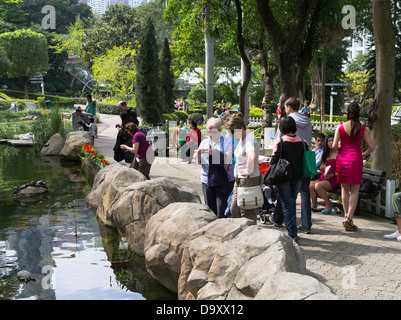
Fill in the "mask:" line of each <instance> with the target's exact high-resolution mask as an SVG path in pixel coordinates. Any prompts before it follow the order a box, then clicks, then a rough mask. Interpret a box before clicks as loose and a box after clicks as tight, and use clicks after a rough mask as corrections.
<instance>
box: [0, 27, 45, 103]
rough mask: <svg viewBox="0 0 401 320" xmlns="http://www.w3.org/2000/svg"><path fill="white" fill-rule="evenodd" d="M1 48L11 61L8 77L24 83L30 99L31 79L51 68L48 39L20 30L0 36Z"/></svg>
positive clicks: (27, 30) (29, 31)
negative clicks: (29, 86) (29, 85)
mask: <svg viewBox="0 0 401 320" xmlns="http://www.w3.org/2000/svg"><path fill="white" fill-rule="evenodd" d="M0 47H1V48H2V49H3V50H4V52H5V53H6V55H7V58H8V60H9V61H10V68H9V69H8V72H7V73H8V75H9V76H10V77H15V78H19V79H21V80H22V81H23V82H24V84H25V88H26V90H25V98H28V97H27V95H28V92H27V83H28V81H29V78H31V77H33V76H35V75H37V74H38V73H41V72H45V71H46V70H47V69H48V68H49V65H48V55H47V41H46V38H45V37H44V36H43V35H41V34H39V33H36V32H33V31H31V30H29V29H20V30H16V31H14V32H5V33H3V34H0ZM32 52H35V54H32Z"/></svg>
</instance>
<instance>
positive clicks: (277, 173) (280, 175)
mask: <svg viewBox="0 0 401 320" xmlns="http://www.w3.org/2000/svg"><path fill="white" fill-rule="evenodd" d="M282 154H283V138H280V158H279V159H278V161H277V162H276V163H275V164H271V165H270V167H269V169H267V171H266V174H265V178H264V181H263V182H264V184H265V185H267V186H272V185H278V184H282V183H285V182H288V181H290V180H291V179H292V176H291V174H290V166H291V165H290V162H289V161H288V160H287V159H282Z"/></svg>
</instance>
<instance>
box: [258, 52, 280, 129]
mask: <svg viewBox="0 0 401 320" xmlns="http://www.w3.org/2000/svg"><path fill="white" fill-rule="evenodd" d="M259 60H260V73H261V75H262V81H263V87H264V89H265V94H264V96H263V102H262V110H263V120H262V132H263V129H264V128H266V127H272V126H273V112H275V111H276V110H275V104H274V103H272V100H273V96H274V84H273V80H274V78H275V77H276V75H277V73H278V69H277V68H275V69H274V70H272V71H270V72H269V67H268V66H269V62H268V61H269V60H268V55H267V51H266V48H264V47H263V45H261V46H260V49H259Z"/></svg>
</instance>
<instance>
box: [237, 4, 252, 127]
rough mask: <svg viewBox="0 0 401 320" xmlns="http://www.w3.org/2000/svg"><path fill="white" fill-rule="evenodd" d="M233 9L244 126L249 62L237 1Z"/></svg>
mask: <svg viewBox="0 0 401 320" xmlns="http://www.w3.org/2000/svg"><path fill="white" fill-rule="evenodd" d="M235 7H236V9H237V46H238V50H239V53H240V55H241V73H242V84H241V87H240V95H239V108H240V112H241V113H242V114H243V115H244V121H245V124H247V123H248V116H249V101H247V100H248V86H249V82H250V81H251V71H252V69H251V62H250V61H249V57H248V50H247V49H246V48H245V43H244V38H243V37H242V7H241V3H240V1H239V0H235Z"/></svg>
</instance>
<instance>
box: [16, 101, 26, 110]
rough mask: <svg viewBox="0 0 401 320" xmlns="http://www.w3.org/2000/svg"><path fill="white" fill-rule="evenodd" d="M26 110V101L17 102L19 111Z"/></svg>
mask: <svg viewBox="0 0 401 320" xmlns="http://www.w3.org/2000/svg"><path fill="white" fill-rule="evenodd" d="M25 108H26V103H25V102H24V101H17V110H19V111H21V110H24V109H25Z"/></svg>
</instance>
